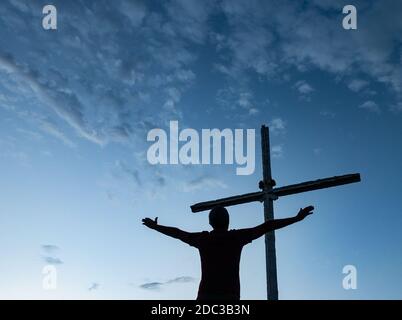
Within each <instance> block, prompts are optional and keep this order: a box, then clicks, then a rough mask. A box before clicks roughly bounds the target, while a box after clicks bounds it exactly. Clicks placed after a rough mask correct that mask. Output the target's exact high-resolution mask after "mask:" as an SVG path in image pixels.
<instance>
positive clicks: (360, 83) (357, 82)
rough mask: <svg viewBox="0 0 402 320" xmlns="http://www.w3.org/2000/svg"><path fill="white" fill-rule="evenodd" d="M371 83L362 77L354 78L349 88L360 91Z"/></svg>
mask: <svg viewBox="0 0 402 320" xmlns="http://www.w3.org/2000/svg"><path fill="white" fill-rule="evenodd" d="M368 85H369V82H368V81H366V80H362V79H353V80H351V81H350V82H349V84H348V88H349V89H350V90H352V91H354V92H359V91H361V90H362V89H363V88H366V87H367V86H368Z"/></svg>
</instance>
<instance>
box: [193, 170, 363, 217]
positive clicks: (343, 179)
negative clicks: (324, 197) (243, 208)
mask: <svg viewBox="0 0 402 320" xmlns="http://www.w3.org/2000/svg"><path fill="white" fill-rule="evenodd" d="M359 181H360V174H359V173H354V174H346V175H343V176H335V177H331V178H325V179H318V180H313V181H308V182H302V183H297V184H292V185H288V186H285V187H280V188H274V189H272V190H271V191H270V192H268V193H267V192H265V191H259V192H252V193H246V194H243V195H238V196H233V197H228V198H222V199H217V200H212V201H207V202H200V203H196V204H194V205H192V206H191V211H192V212H201V211H205V210H210V209H212V208H215V207H218V206H222V207H230V206H234V205H238V204H243V203H249V202H254V201H260V202H261V201H264V199H265V197H267V196H273V197H274V198H277V197H282V196H288V195H291V194H297V193H302V192H307V191H313V190H319V189H324V188H330V187H335V186H341V185H345V184H349V183H355V182H359Z"/></svg>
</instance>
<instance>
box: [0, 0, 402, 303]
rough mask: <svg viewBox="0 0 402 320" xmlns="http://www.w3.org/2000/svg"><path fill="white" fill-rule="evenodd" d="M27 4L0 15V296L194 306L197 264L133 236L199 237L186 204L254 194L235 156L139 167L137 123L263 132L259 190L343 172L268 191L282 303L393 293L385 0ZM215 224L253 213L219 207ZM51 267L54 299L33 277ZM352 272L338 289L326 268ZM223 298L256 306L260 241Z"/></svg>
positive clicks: (394, 91)
mask: <svg viewBox="0 0 402 320" xmlns="http://www.w3.org/2000/svg"><path fill="white" fill-rule="evenodd" d="M52 3H53V4H54V5H55V6H56V7H57V10H58V29H57V30H53V31H46V30H44V29H43V28H42V16H43V15H42V7H43V6H44V5H45V4H47V2H45V1H22V0H21V1H2V4H1V5H0V168H1V171H0V177H1V179H0V192H1V195H2V196H1V201H0V251H1V253H2V254H1V256H2V258H1V260H0V298H38V299H59V298H77V299H99V298H111V299H118V298H121V299H178V298H184V299H193V298H195V296H196V292H197V288H198V281H199V279H200V265H199V261H198V259H199V258H198V253H197V252H196V251H195V250H194V249H193V248H191V247H189V246H187V245H185V244H182V243H179V242H177V241H175V240H173V239H169V238H166V237H164V236H163V235H160V234H157V233H155V232H153V231H151V230H148V229H146V228H145V227H143V226H142V225H141V219H142V218H143V217H146V216H150V217H155V216H158V217H159V222H160V223H161V224H165V225H174V226H178V227H180V228H183V229H185V230H188V231H199V230H209V226H208V218H207V215H206V214H205V213H199V214H192V213H191V212H190V205H192V204H194V203H196V202H199V201H205V200H210V199H215V198H218V197H223V196H229V195H234V194H240V193H243V192H252V191H256V190H257V188H258V181H259V180H260V179H261V164H260V161H259V159H260V157H261V154H260V150H259V148H258V147H257V150H256V170H255V172H254V174H252V175H249V176H237V175H236V174H235V167H236V165H203V166H201V165H199V166H197V165H194V166H183V165H166V166H151V165H149V164H148V162H147V159H146V152H147V149H148V147H149V146H150V143H149V142H147V140H146V137H147V133H148V131H149V130H150V129H152V128H158V127H159V128H165V129H168V125H169V121H171V120H176V121H179V126H180V128H181V129H183V128H194V129H197V130H201V129H202V128H220V129H224V128H231V129H236V128H241V129H242V128H243V129H250V128H251V129H256V133H257V141H256V144H257V146H258V145H259V140H258V138H259V128H260V126H261V125H262V124H264V123H265V124H268V125H270V127H271V144H272V150H271V151H272V152H271V154H272V170H273V175H274V178H275V179H276V181H277V183H278V185H286V184H289V183H296V182H301V181H305V180H311V179H317V178H321V177H327V176H333V175H338V174H345V173H352V172H360V173H361V175H362V182H361V183H360V184H354V185H348V186H343V187H339V188H333V189H328V190H321V191H316V192H311V193H306V194H301V195H296V196H290V197H285V198H283V199H282V198H281V199H280V200H278V201H277V202H276V203H275V215H276V217H278V218H281V217H287V216H291V215H294V214H295V213H296V212H297V210H298V208H300V207H302V206H306V205H309V204H313V205H315V207H316V213H315V215H313V216H312V217H309V219H307V220H305V221H304V222H302V223H300V224H298V225H294V226H290V227H289V228H287V229H286V230H280V231H278V232H277V259H278V281H279V294H280V298H283V299H309V298H313V299H361V298H363V299H384V298H390V299H397V298H398V299H401V298H402V290H401V283H402V272H401V271H400V270H402V255H401V246H402V234H401V232H400V227H401V225H402V214H401V213H402V212H401V211H402V199H401V197H400V183H401V181H402V179H401V177H402V173H401V172H402V171H401V170H400V167H401V163H402V151H401V150H402V149H401V142H400V141H401V137H402V129H401V124H402V95H401V93H402V46H401V40H402V19H401V12H402V3H400V2H397V1H391V0H389V1H388V0H387V1H385V0H384V1H381V2H380V1H354V2H353V3H352V4H354V5H355V6H356V7H357V10H358V29H357V30H344V29H343V28H342V19H343V15H342V8H343V6H344V5H346V4H349V2H345V1H338V0H336V1H334V0H331V1H322V0H320V1H318V0H312V1H297V2H296V1H290V0H289V1H287V0H286V1H284V0H281V1H277V0H269V1H232V0H231V1H212V0H211V1H203V2H202V3H201V2H200V1H196V0H185V1H184V0H176V1H163V2H162V1H161V2H157V1H89V0H88V1H53V2H52ZM230 212H231V227H232V228H243V227H250V226H254V225H256V224H258V223H261V222H262V221H263V213H262V206H261V204H258V203H257V204H248V205H242V206H238V207H236V208H230ZM48 264H51V265H54V266H55V267H56V269H57V275H58V282H57V289H56V290H51V291H49V290H44V289H43V288H42V279H43V275H42V269H43V267H44V266H46V265H48ZM345 265H354V266H355V267H356V268H357V285H358V288H357V289H356V290H344V289H343V288H342V279H343V277H344V275H343V274H342V268H343V267H344V266H345ZM241 284H242V298H244V299H264V298H265V256H264V242H263V239H259V240H257V241H254V242H253V243H252V244H251V245H248V246H247V247H245V249H244V251H243V256H242V263H241Z"/></svg>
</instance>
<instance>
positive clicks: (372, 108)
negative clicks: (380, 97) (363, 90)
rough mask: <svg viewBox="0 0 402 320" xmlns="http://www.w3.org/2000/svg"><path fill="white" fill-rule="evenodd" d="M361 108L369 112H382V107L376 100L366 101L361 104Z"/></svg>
mask: <svg viewBox="0 0 402 320" xmlns="http://www.w3.org/2000/svg"><path fill="white" fill-rule="evenodd" d="M359 108H360V109H364V110H366V111H369V112H373V113H377V114H380V113H381V109H380V107H379V106H378V104H377V103H376V102H374V101H372V100H369V101H366V102H364V103H363V104H361V105H360V106H359Z"/></svg>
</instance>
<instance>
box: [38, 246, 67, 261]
mask: <svg viewBox="0 0 402 320" xmlns="http://www.w3.org/2000/svg"><path fill="white" fill-rule="evenodd" d="M41 249H42V251H43V252H44V253H45V255H44V256H42V259H43V261H45V262H46V263H47V264H54V265H58V264H63V263H64V262H63V261H62V260H61V259H60V258H58V257H56V254H57V253H58V252H59V251H60V248H59V247H58V246H56V245H54V244H43V245H41Z"/></svg>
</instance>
